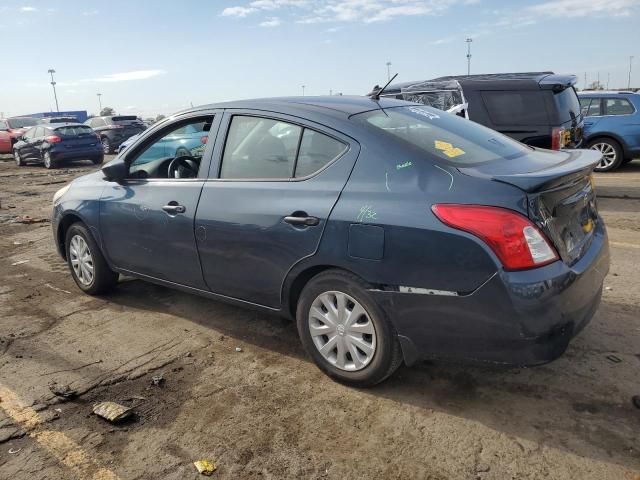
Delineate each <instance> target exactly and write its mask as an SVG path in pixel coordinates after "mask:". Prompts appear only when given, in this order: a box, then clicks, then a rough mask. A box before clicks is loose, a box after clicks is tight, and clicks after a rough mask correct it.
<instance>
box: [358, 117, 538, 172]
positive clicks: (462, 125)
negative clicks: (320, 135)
mask: <svg viewBox="0 0 640 480" xmlns="http://www.w3.org/2000/svg"><path fill="white" fill-rule="evenodd" d="M352 118H353V119H354V120H356V121H359V122H361V123H363V124H364V125H365V126H366V127H367V128H368V129H371V130H373V131H375V133H376V134H380V133H382V134H383V135H386V136H387V137H388V138H389V140H392V141H396V142H400V143H402V144H404V145H405V146H407V147H409V148H418V149H420V150H422V151H424V152H427V153H429V154H430V155H433V156H435V157H437V158H438V159H440V160H443V161H445V162H447V163H450V164H453V165H456V166H469V165H476V164H479V163H486V162H490V161H493V160H498V159H509V160H511V159H515V158H519V157H522V156H524V155H526V154H527V153H530V152H531V149H530V148H529V147H527V146H525V145H523V144H521V143H519V142H516V141H515V140H513V139H511V138H509V137H506V136H504V135H502V134H500V133H498V132H496V131H494V130H490V129H488V128H486V127H483V126H482V125H479V124H477V123H475V122H471V121H469V120H465V119H463V118H461V117H458V116H457V115H454V114H451V113H446V112H442V111H440V110H435V109H433V108H429V107H422V106H414V107H395V108H385V109H384V110H382V109H380V110H372V111H369V112H365V113H360V114H358V115H355V116H353V117H352Z"/></svg>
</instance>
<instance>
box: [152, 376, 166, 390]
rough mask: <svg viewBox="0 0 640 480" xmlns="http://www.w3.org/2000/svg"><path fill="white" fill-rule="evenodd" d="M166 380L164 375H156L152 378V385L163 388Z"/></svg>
mask: <svg viewBox="0 0 640 480" xmlns="http://www.w3.org/2000/svg"><path fill="white" fill-rule="evenodd" d="M164 382H165V379H164V377H163V376H162V375H154V376H153V377H151V385H155V386H156V387H161V386H162V385H164Z"/></svg>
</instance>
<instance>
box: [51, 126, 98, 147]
mask: <svg viewBox="0 0 640 480" xmlns="http://www.w3.org/2000/svg"><path fill="white" fill-rule="evenodd" d="M54 133H55V134H56V135H58V136H59V137H60V143H61V144H62V145H64V146H65V148H68V149H70V150H72V149H75V148H82V147H87V146H90V145H95V144H96V143H98V137H97V136H96V133H95V132H94V131H93V130H92V129H91V127H88V126H84V125H69V126H64V127H58V128H56V129H55V130H54Z"/></svg>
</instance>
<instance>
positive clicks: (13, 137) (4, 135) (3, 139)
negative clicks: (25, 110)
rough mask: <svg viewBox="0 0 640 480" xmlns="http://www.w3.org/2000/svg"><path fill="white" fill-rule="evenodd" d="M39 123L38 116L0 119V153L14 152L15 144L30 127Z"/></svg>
mask: <svg viewBox="0 0 640 480" xmlns="http://www.w3.org/2000/svg"><path fill="white" fill-rule="evenodd" d="M37 123H38V119H37V118H31V117H11V118H2V119H0V153H13V152H12V150H13V144H14V143H16V142H17V141H18V139H19V138H20V137H21V136H22V134H23V133H24V132H25V131H26V130H27V129H28V128H30V127H33V126H34V125H36V124H37Z"/></svg>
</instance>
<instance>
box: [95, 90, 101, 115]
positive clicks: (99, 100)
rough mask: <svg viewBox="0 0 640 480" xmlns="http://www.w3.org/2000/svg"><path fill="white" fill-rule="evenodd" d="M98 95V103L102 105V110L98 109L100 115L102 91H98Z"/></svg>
mask: <svg viewBox="0 0 640 480" xmlns="http://www.w3.org/2000/svg"><path fill="white" fill-rule="evenodd" d="M96 95H97V96H98V105H99V106H100V110H98V115H100V112H102V98H101V97H102V94H101V93H96Z"/></svg>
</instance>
